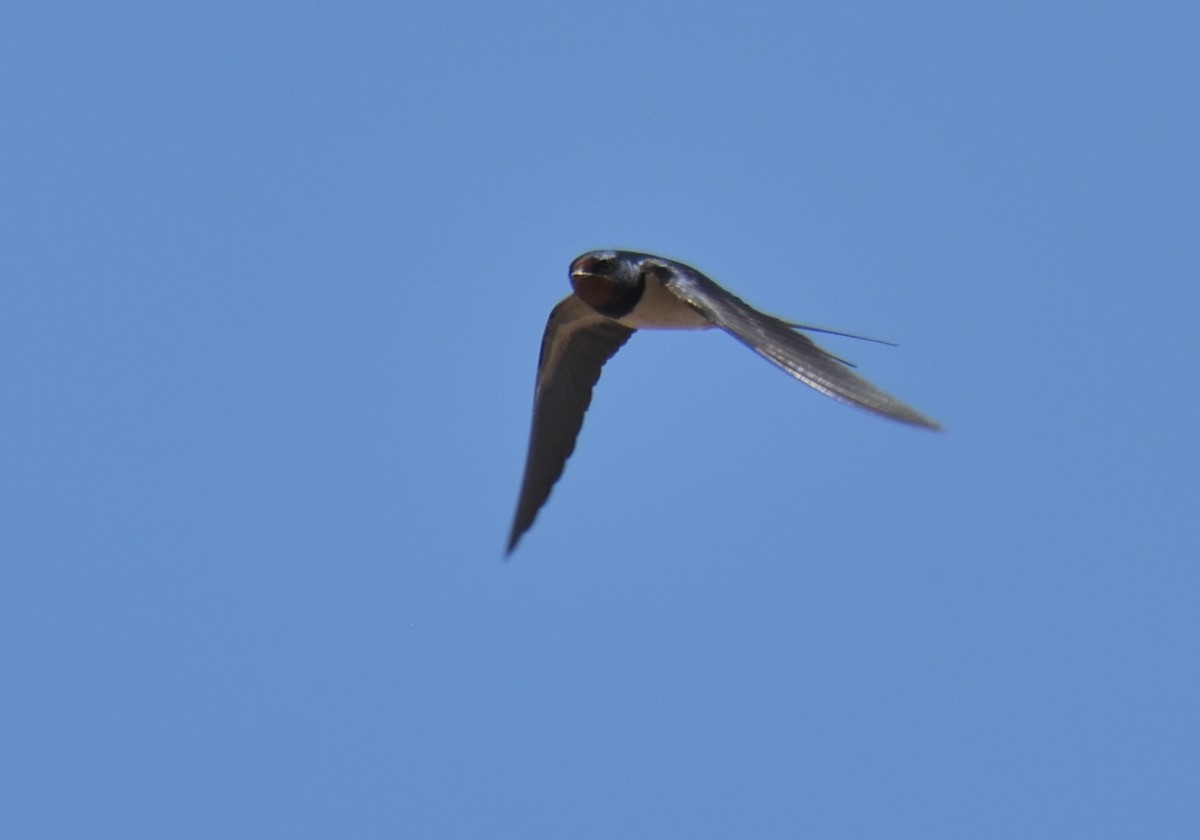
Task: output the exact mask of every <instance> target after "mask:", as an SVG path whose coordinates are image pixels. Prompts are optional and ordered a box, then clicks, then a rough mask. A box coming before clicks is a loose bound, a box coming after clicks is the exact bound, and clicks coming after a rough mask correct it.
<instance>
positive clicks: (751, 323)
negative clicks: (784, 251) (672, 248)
mask: <svg viewBox="0 0 1200 840" xmlns="http://www.w3.org/2000/svg"><path fill="white" fill-rule="evenodd" d="M664 282H665V284H666V286H667V288H668V289H670V291H671V292H672V293H673V294H675V295H676V296H677V297H679V298H680V299H681V300H683V301H685V302H686V303H688V304H690V305H691V306H693V307H695V308H696V309H698V310H700V311H701V312H702V313H704V314H705V315H707V316H708V317H709V318H711V319H712V320H713V321H714V322H715V323H716V324H717V326H719V327H721V328H722V329H724V330H725V331H726V332H729V333H731V334H732V335H734V336H735V337H736V338H737V339H738V340H739V341H741V342H742V343H743V344H745V345H747V346H748V347H749V348H750V349H752V350H753V351H754V352H755V353H757V354H758V355H760V356H762V357H763V358H765V359H767V360H769V361H770V362H772V363H774V364H776V365H778V366H779V367H781V368H783V369H784V370H785V371H787V372H788V373H790V374H791V375H792V376H794V377H796V378H797V379H799V380H800V381H801V382H803V383H804V384H805V385H809V386H811V387H813V388H816V389H817V390H818V391H820V392H821V393H822V394H826V395H828V396H830V397H833V398H834V399H836V400H841V401H842V402H845V403H850V404H851V405H857V406H859V407H860V408H865V409H866V410H867V411H873V412H875V413H876V414H880V415H882V416H884V417H890V418H891V419H893V420H899V421H900V422H901V423H909V424H911V425H914V426H923V427H925V428H927V429H940V428H941V426H939V425H938V424H937V423H935V422H934V421H932V420H930V419H929V418H928V417H925V416H923V415H922V414H921V413H920V412H918V411H916V410H915V409H912V408H909V407H908V406H907V405H905V404H904V403H902V402H900V401H899V400H898V399H896V398H895V397H893V396H890V395H889V394H885V393H884V392H883V391H880V390H879V389H878V388H876V387H875V386H874V385H872V384H871V383H870V382H867V381H866V380H865V379H863V378H862V377H861V376H858V375H856V374H854V373H852V372H851V371H850V369H849V368H848V367H847V366H846V364H845V363H844V362H842V361H840V360H839V359H837V358H836V357H834V356H832V355H830V354H829V353H827V352H825V351H824V350H822V349H821V348H820V347H818V346H817V345H816V344H815V343H813V341H812V340H811V339H809V338H808V337H807V336H804V335H801V334H800V333H798V332H796V331H795V329H793V328H792V326H791V325H789V324H787V323H786V322H784V321H781V320H779V319H778V318H775V317H772V316H771V315H767V314H765V313H763V312H759V311H758V310H757V309H755V308H754V307H752V306H750V305H749V304H748V303H746V302H745V301H743V300H741V299H740V298H738V297H736V296H734V295H732V294H730V293H729V292H727V291H725V289H723V288H721V287H720V286H718V285H717V284H716V283H714V282H713V281H712V280H710V279H709V278H707V277H705V276H704V275H703V274H701V273H700V272H698V271H681V270H679V269H676V270H675V271H674V272H672V273H671V276H670V277H669V278H668V279H666V280H665V281H664Z"/></svg>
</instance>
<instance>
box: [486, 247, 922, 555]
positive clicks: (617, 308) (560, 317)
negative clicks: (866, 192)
mask: <svg viewBox="0 0 1200 840" xmlns="http://www.w3.org/2000/svg"><path fill="white" fill-rule="evenodd" d="M570 276H571V287H572V288H573V289H574V293H573V294H571V295H568V296H567V297H566V298H564V299H563V300H562V301H561V302H560V303H559V304H558V305H557V306H555V307H554V309H553V310H552V311H551V312H550V320H549V321H548V322H547V323H546V332H545V333H544V334H543V336H542V349H541V353H540V355H539V356H538V370H537V381H536V384H535V386H534V395H533V426H532V428H531V430H530V433H529V452H528V454H527V455H526V459H525V477H524V479H523V480H522V482H521V495H520V498H519V499H518V501H517V512H516V515H515V516H514V517H513V524H512V531H511V532H510V534H509V537H508V549H507V551H506V552H505V553H506V554H511V553H512V550H513V549H514V548H516V545H517V541H518V540H520V539H521V536H522V535H523V534H524V533H525V532H526V531H527V530H529V527H530V526H531V525H532V524H533V520H534V518H535V517H536V516H537V514H538V511H539V510H540V509H541V507H542V505H543V504H545V502H546V499H547V498H548V497H549V496H550V490H551V488H552V487H553V486H554V483H555V482H556V481H558V478H559V476H561V475H562V471H563V467H564V466H565V465H566V462H567V458H568V457H569V456H570V455H571V453H572V452H573V451H574V450H575V438H576V437H577V436H578V434H579V430H580V428H581V427H582V426H583V415H584V412H586V411H587V407H588V405H589V404H590V403H591V401H592V388H593V386H595V384H596V382H597V380H599V378H600V369H601V368H602V367H603V366H604V363H605V362H607V361H608V360H609V359H611V358H612V357H613V354H615V353H616V352H617V350H619V349H620V348H621V345H623V344H624V343H625V342H626V341H628V340H629V337H630V336H631V335H633V334H634V332H635V331H636V330H640V329H648V330H664V329H665V330H670V329H683V330H703V329H709V328H711V327H720V328H721V329H723V330H725V331H726V332H728V333H730V334H731V335H732V336H733V337H734V338H736V339H737V340H738V341H740V342H742V343H743V344H745V345H746V346H747V347H749V348H750V349H751V350H753V351H754V352H755V353H757V354H758V355H760V356H762V357H763V358H764V359H766V360H767V361H769V362H771V363H772V364H775V365H777V366H779V367H780V368H782V369H783V370H784V371H786V372H787V373H789V374H791V375H792V376H794V377H796V378H797V379H799V380H800V381H801V382H803V383H804V384H805V385H808V386H810V387H812V388H816V389H817V390H818V391H820V392H821V393H822V394H825V395H827V396H830V397H833V398H834V399H836V400H840V401H842V402H844V403H849V404H850V405H856V406H858V407H860V408H864V409H866V410H867V411H872V412H874V413H876V414H879V415H882V416H883V417H889V418H891V419H892V420H898V421H899V422H901V423H908V424H909V425H912V426H921V427H923V428H926V429H934V430H938V429H940V428H941V427H940V426H938V424H937V423H935V422H934V421H932V420H930V419H929V418H928V417H925V416H924V415H922V414H920V413H918V412H917V411H915V410H914V409H912V408H909V407H908V406H907V405H905V404H904V403H902V402H900V401H899V400H897V399H896V398H895V397H892V396H889V395H888V394H885V393H884V392H883V391H880V390H879V389H878V388H876V387H875V386H874V385H872V384H871V383H869V382H867V381H866V380H865V379H863V378H862V377H860V376H858V375H856V374H854V373H853V372H851V370H850V367H849V365H848V364H847V363H846V362H843V361H842V360H841V359H838V358H837V357H836V356H833V355H831V354H830V353H828V352H826V351H825V350H822V349H821V348H820V347H818V346H817V345H816V344H814V343H813V341H812V340H811V339H809V338H808V337H807V336H804V335H802V334H800V333H799V332H797V331H796V330H797V329H799V328H801V327H800V325H798V324H793V323H790V322H788V321H783V320H780V319H779V318H775V317H774V316H771V315H767V314H765V313H763V312H759V311H758V310H757V309H755V308H754V307H752V306H750V305H749V304H747V303H746V302H744V301H742V300H741V299H740V298H737V297H735V296H734V295H732V294H730V293H729V292H727V291H725V290H724V289H723V288H721V287H720V286H718V285H717V284H716V283H714V282H713V281H712V280H710V279H709V278H707V277H705V276H704V275H703V274H701V273H700V272H699V271H697V270H696V269H694V268H692V267H690V266H686V265H684V264H683V263H678V262H675V261H674V260H668V259H665V258H663V257H656V256H654V255H652V254H639V253H636V252H634V251H589V252H588V253H586V254H583V255H581V256H579V257H576V259H575V261H574V262H572V263H571V269H570ZM809 329H812V328H809Z"/></svg>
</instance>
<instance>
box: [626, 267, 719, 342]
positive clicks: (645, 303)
mask: <svg viewBox="0 0 1200 840" xmlns="http://www.w3.org/2000/svg"><path fill="white" fill-rule="evenodd" d="M618 320H619V321H620V322H621V323H622V324H624V325H625V326H627V327H632V328H633V329H635V330H702V329H705V328H706V327H711V326H714V325H713V322H712V321H710V320H709V319H708V317H707V316H705V315H704V314H702V313H701V312H699V311H697V310H695V309H693V308H692V307H691V306H689V305H688V304H686V303H684V302H683V301H682V300H680V299H679V298H677V297H676V296H675V295H673V294H672V293H671V292H669V291H667V290H666V289H664V288H663V287H662V285H661V284H660V283H658V282H657V281H656V280H653V279H651V280H649V281H648V282H647V283H646V288H645V291H643V292H642V297H641V299H640V300H639V301H638V302H637V305H636V306H634V307H633V309H632V310H631V311H630V312H629V313H628V314H626V315H623V316H621V317H620V318H619V319H618Z"/></svg>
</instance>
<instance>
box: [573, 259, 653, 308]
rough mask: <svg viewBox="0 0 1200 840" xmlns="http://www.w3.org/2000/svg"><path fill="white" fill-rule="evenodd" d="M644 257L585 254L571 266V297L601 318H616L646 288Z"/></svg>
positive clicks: (631, 304)
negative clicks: (573, 293)
mask: <svg viewBox="0 0 1200 840" xmlns="http://www.w3.org/2000/svg"><path fill="white" fill-rule="evenodd" d="M644 262H645V257H644V256H643V255H641V254H632V253H628V252H625V251H588V252H587V253H586V254H582V255H580V256H578V257H576V258H575V260H574V262H572V263H571V288H573V289H574V290H575V295H576V296H577V297H578V298H579V299H580V300H582V301H583V302H584V303H586V304H587V305H588V306H590V307H592V309H595V310H596V311H597V312H599V313H600V314H601V315H607V316H609V317H610V318H620V317H621V316H622V315H624V314H626V313H628V312H629V311H630V310H631V309H633V307H634V305H635V304H636V303H637V302H638V300H639V299H640V298H641V296H642V291H643V290H644V289H645V287H646V278H645V275H644V273H643V268H644V266H643V263H644Z"/></svg>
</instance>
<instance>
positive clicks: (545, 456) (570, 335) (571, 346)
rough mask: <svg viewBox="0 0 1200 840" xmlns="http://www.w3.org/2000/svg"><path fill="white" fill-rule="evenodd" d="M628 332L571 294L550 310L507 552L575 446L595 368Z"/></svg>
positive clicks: (529, 522) (597, 374)
mask: <svg viewBox="0 0 1200 840" xmlns="http://www.w3.org/2000/svg"><path fill="white" fill-rule="evenodd" d="M633 332H634V331H633V330H632V329H630V328H629V327H626V326H622V325H621V324H619V323H617V322H616V321H614V320H612V319H611V318H606V317H604V316H603V315H600V314H599V313H598V312H596V311H595V310H594V309H592V308H591V307H590V306H588V305H587V304H586V303H584V302H583V301H582V300H580V299H579V298H577V297H575V295H571V296H569V297H567V298H566V299H564V300H563V301H562V302H561V303H559V304H558V306H556V307H554V309H553V311H551V313H550V320H549V321H547V322H546V332H545V334H544V335H543V336H542V350H541V355H540V356H539V357H538V374H537V384H536V386H535V388H534V396H533V427H532V428H531V429H530V432H529V453H528V455H527V456H526V458H525V477H524V479H523V480H522V481H521V496H520V499H519V500H518V502H517V513H516V515H515V516H514V517H513V525H512V532H511V533H510V534H509V537H508V549H507V552H508V553H511V552H512V550H513V548H515V547H516V545H517V541H518V540H519V539H521V535H522V534H524V533H525V532H526V531H527V530H529V526H530V525H532V524H533V520H534V518H535V517H536V516H537V514H538V511H539V510H540V509H541V507H542V505H543V504H545V502H546V499H547V498H548V497H549V496H550V489H551V488H552V487H553V486H554V482H556V481H558V477H559V476H560V475H562V471H563V466H564V465H565V464H566V462H567V458H568V457H569V456H570V454H571V453H572V452H573V451H574V450H575V438H576V436H577V435H578V434H579V429H580V428H581V427H582V426H583V414H584V412H585V411H587V408H588V405H589V404H590V403H591V401H592V388H593V386H595V384H596V381H597V380H598V379H599V378H600V369H601V368H602V367H604V363H605V362H607V361H608V360H609V359H611V358H612V357H613V354H614V353H616V352H617V350H619V349H620V348H621V345H622V344H624V343H625V342H626V341H628V340H629V336H631V335H633Z"/></svg>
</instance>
